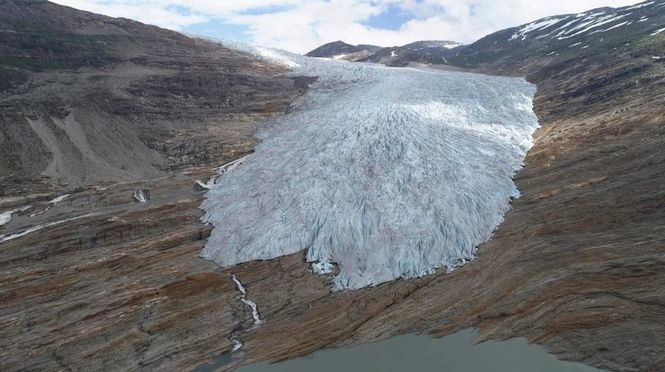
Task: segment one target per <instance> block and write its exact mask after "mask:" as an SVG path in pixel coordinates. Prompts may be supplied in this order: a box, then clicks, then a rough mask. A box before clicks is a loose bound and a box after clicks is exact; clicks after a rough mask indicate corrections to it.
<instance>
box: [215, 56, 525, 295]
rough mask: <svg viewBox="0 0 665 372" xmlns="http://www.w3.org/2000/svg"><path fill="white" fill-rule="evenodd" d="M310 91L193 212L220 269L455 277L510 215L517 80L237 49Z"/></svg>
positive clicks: (346, 281) (516, 154) (519, 143)
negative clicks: (200, 214)
mask: <svg viewBox="0 0 665 372" xmlns="http://www.w3.org/2000/svg"><path fill="white" fill-rule="evenodd" d="M235 47H236V48H239V49H243V50H245V51H247V52H250V53H253V54H255V55H257V56H261V57H264V58H267V59H270V60H272V61H277V62H280V63H284V64H285V65H288V66H290V67H291V68H293V73H294V74H297V75H310V76H319V80H318V81H317V82H316V83H315V84H314V85H313V86H312V88H311V90H310V91H309V92H308V93H307V95H306V96H305V97H303V98H302V99H301V100H300V102H299V103H298V104H297V105H296V107H294V110H292V111H291V112H290V113H288V114H287V115H285V116H282V117H280V118H278V119H275V120H273V121H272V122H271V123H269V124H268V125H267V127H266V128H264V129H263V130H262V131H261V133H260V134H259V137H260V139H261V140H262V142H261V143H260V144H259V145H258V146H257V148H256V151H255V152H254V153H253V154H251V155H249V156H248V157H247V158H246V159H245V161H244V164H243V166H242V167H239V168H237V169H234V170H233V171H232V172H229V173H228V174H227V175H225V177H224V178H222V179H221V180H220V181H219V182H218V183H217V184H215V185H213V186H212V188H211V190H210V191H209V192H208V193H207V195H206V200H205V201H204V203H203V206H202V207H203V209H204V210H205V212H206V213H205V216H204V221H205V222H210V223H212V224H213V226H214V229H213V231H212V235H211V237H210V239H209V241H208V243H207V245H206V247H205V249H204V250H203V253H202V256H203V257H205V258H207V259H211V260H213V261H215V262H216V263H218V264H219V265H221V266H230V265H234V264H237V263H241V262H246V261H252V260H260V259H271V258H275V257H278V256H283V255H287V254H291V253H295V252H297V251H300V250H307V260H308V261H309V262H323V263H336V264H337V266H338V268H339V273H338V274H337V276H336V277H335V287H336V288H337V289H345V288H351V289H355V288H361V287H365V286H368V285H375V284H378V283H382V282H386V281H390V280H393V279H396V278H399V277H419V276H423V275H427V274H430V273H433V272H434V270H435V269H437V268H440V267H446V268H448V269H454V268H455V267H456V266H458V264H459V263H461V262H465V261H466V260H470V259H472V258H473V256H474V253H475V249H476V247H477V246H478V245H479V244H481V243H483V242H485V241H487V240H488V239H489V238H490V237H491V235H492V232H493V231H494V229H496V228H497V226H499V224H500V223H501V222H502V220H503V216H504V214H505V213H506V212H507V210H508V209H509V207H510V205H509V203H510V198H511V197H516V196H517V195H519V194H518V191H517V188H516V186H515V184H514V183H513V180H512V175H513V174H514V172H516V171H517V170H518V169H519V168H520V167H521V166H522V162H523V160H524V158H525V156H526V152H527V151H528V150H529V148H530V147H531V146H532V144H533V143H532V134H533V132H534V131H535V129H536V128H537V127H538V121H537V118H536V116H535V115H534V113H533V112H532V102H531V100H532V97H533V95H534V93H535V87H534V86H533V85H531V84H528V83H527V82H526V81H524V80H523V79H517V78H507V77H492V76H485V75H477V74H469V73H458V72H443V71H431V70H417V69H409V68H388V67H383V66H379V65H372V64H359V63H348V62H343V61H335V60H324V59H316V58H306V57H302V56H298V55H293V54H289V53H286V52H282V51H276V50H268V49H261V48H254V47H249V46H238V45H236V46H235Z"/></svg>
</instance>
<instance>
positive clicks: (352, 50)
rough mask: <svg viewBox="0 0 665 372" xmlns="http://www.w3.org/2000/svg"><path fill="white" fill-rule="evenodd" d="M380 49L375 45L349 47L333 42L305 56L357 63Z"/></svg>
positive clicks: (341, 42)
mask: <svg viewBox="0 0 665 372" xmlns="http://www.w3.org/2000/svg"><path fill="white" fill-rule="evenodd" d="M380 49H381V47H378V46H375V45H364V44H361V45H351V44H347V43H345V42H343V41H333V42H331V43H328V44H324V45H321V46H320V47H318V48H316V49H314V50H312V51H310V52H309V53H307V54H305V55H306V56H307V57H323V58H335V59H343V60H346V61H358V60H360V59H363V58H365V57H367V56H369V55H371V54H372V53H375V52H377V51H378V50H380Z"/></svg>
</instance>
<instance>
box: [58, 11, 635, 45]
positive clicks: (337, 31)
mask: <svg viewBox="0 0 665 372" xmlns="http://www.w3.org/2000/svg"><path fill="white" fill-rule="evenodd" d="M52 1H54V2H56V3H59V4H63V5H68V6H72V7H74V8H77V9H82V10H88V11H92V12H95V13H101V14H105V15H109V16H113V17H125V18H131V19H135V20H138V21H140V22H144V23H149V24H154V25H157V26H161V27H165V28H169V29H173V30H177V31H181V32H185V33H188V34H192V35H200V36H207V37H213V38H216V39H233V40H239V41H246V42H251V43H256V44H261V45H265V46H270V47H277V48H282V49H286V50H290V51H294V52H307V51H309V50H311V49H313V48H315V47H317V46H319V45H321V44H323V43H326V42H330V41H335V40H344V41H346V42H349V43H352V44H359V43H363V44H376V45H381V46H393V45H402V44H406V43H410V42H413V41H417V40H433V39H436V40H452V41H457V42H462V43H469V42H473V41H475V40H477V39H478V38H480V37H482V36H484V35H487V34H489V33H491V32H494V31H497V30H500V29H503V28H507V27H512V26H518V25H521V24H524V23H527V22H530V21H532V20H535V19H538V18H542V17H545V16H550V15H556V14H562V13H574V12H582V11H585V10H589V9H592V8H597V7H602V6H623V5H631V4H634V3H636V1H635V0H559V1H544V0H543V1H539V2H536V1H533V0H52Z"/></svg>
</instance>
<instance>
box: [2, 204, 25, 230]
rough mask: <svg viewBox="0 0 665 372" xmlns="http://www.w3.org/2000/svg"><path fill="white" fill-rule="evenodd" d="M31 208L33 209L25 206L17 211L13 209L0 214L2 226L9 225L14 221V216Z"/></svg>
mask: <svg viewBox="0 0 665 372" xmlns="http://www.w3.org/2000/svg"><path fill="white" fill-rule="evenodd" d="M30 208H32V206H30V205H28V206H25V207H21V208H16V209H12V210H9V211H6V212H2V213H0V226H3V225H6V224H8V223H9V221H11V220H12V216H13V215H14V214H15V213H20V212H25V211H27V210H28V209H30Z"/></svg>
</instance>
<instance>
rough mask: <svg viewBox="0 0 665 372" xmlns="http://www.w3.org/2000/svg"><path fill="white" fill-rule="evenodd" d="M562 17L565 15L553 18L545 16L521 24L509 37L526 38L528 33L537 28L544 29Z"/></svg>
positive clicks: (559, 20)
mask: <svg viewBox="0 0 665 372" xmlns="http://www.w3.org/2000/svg"><path fill="white" fill-rule="evenodd" d="M564 19H565V17H554V18H545V19H542V20H539V21H535V22H531V23H528V24H526V25H524V26H522V28H520V29H519V30H518V31H517V32H515V33H514V34H513V36H511V37H510V40H516V39H518V38H520V37H521V38H522V40H526V37H527V34H528V33H530V32H532V31H537V30H545V29H547V28H549V27H551V26H554V25H555V24H557V23H559V22H561V21H562V20H564Z"/></svg>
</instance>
